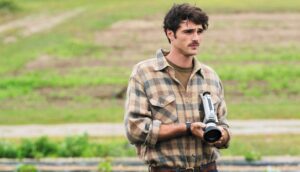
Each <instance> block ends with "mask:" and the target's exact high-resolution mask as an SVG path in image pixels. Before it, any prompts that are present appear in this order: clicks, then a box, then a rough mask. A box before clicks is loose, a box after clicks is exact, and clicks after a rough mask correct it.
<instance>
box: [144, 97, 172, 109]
mask: <svg viewBox="0 0 300 172" xmlns="http://www.w3.org/2000/svg"><path fill="white" fill-rule="evenodd" d="M173 101H175V96H174V95H166V96H157V97H152V98H150V103H151V104H152V105H153V106H158V107H165V106H167V105H168V104H170V103H172V102H173Z"/></svg>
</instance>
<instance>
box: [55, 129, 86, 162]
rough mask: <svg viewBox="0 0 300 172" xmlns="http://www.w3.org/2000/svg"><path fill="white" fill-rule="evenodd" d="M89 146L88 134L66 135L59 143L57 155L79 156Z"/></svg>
mask: <svg viewBox="0 0 300 172" xmlns="http://www.w3.org/2000/svg"><path fill="white" fill-rule="evenodd" d="M88 147H89V142H88V135H87V134H85V135H83V136H73V137H67V138H66V139H65V140H64V142H63V143H62V144H61V146H60V149H59V152H58V155H59V156H62V157H79V156H82V155H83V154H84V152H86V149H87V148H88Z"/></svg>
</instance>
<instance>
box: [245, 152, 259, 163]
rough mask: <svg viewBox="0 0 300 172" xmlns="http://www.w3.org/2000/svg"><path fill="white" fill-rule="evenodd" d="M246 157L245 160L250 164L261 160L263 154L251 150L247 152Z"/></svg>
mask: <svg viewBox="0 0 300 172" xmlns="http://www.w3.org/2000/svg"><path fill="white" fill-rule="evenodd" d="M244 156H245V160H246V161H249V162H252V161H259V160H261V154H260V153H259V152H255V151H251V150H250V151H248V152H246V153H245V155H244Z"/></svg>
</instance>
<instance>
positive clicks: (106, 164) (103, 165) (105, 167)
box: [98, 158, 112, 172]
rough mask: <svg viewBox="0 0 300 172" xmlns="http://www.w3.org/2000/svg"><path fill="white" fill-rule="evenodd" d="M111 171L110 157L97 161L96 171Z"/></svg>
mask: <svg viewBox="0 0 300 172" xmlns="http://www.w3.org/2000/svg"><path fill="white" fill-rule="evenodd" d="M111 171H112V165H111V159H110V158H106V159H105V161H103V162H100V163H99V165H98V172H111Z"/></svg>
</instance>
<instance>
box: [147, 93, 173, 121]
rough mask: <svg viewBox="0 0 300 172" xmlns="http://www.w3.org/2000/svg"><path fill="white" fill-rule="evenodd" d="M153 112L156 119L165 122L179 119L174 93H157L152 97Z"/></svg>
mask: <svg viewBox="0 0 300 172" xmlns="http://www.w3.org/2000/svg"><path fill="white" fill-rule="evenodd" d="M149 101H150V104H151V107H150V108H151V112H152V116H153V118H154V119H155V120H159V121H161V122H162V123H164V124H168V123H174V122H176V121H177V119H178V118H177V114H176V101H175V96H174V95H155V96H152V97H151V98H150V99H149Z"/></svg>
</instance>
